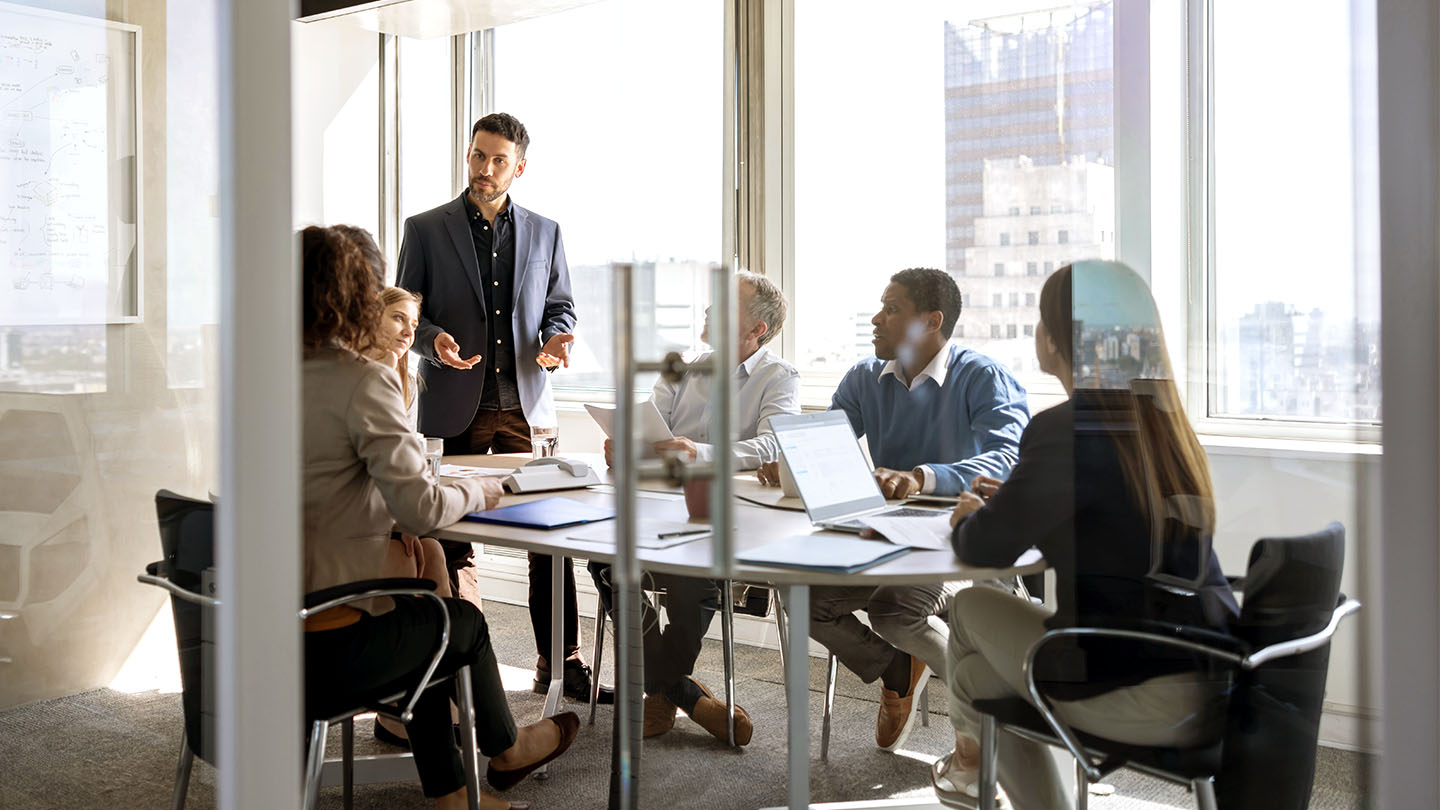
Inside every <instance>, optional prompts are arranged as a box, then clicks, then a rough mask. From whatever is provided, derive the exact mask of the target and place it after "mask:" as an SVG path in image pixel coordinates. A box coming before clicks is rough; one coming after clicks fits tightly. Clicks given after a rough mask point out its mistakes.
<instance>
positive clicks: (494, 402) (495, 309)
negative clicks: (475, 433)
mask: <svg viewBox="0 0 1440 810" xmlns="http://www.w3.org/2000/svg"><path fill="white" fill-rule="evenodd" d="M465 213H466V215H467V216H468V218H469V221H470V235H471V237H472V238H473V239H474V240H475V257H476V259H477V261H478V264H479V266H478V267H477V268H476V269H477V272H478V273H479V274H480V287H481V289H483V290H484V291H485V301H484V304H485V315H486V318H485V348H484V349H483V350H481V352H480V354H482V355H484V357H483V359H482V360H481V361H480V362H481V364H482V365H484V366H485V384H484V387H483V389H482V393H481V395H480V408H481V409H482V410H487V411H493V410H502V411H509V410H514V409H516V408H519V407H520V388H519V386H518V385H517V384H516V382H515V327H514V324H513V320H512V318H513V304H514V301H515V295H514V288H515V227H514V219H513V217H512V216H511V214H510V206H509V205H506V206H505V209H504V210H503V211H501V212H500V213H499V214H498V215H497V216H496V217H495V221H494V222H493V223H491V222H488V221H486V219H485V217H484V215H483V214H481V213H480V209H479V208H476V207H475V203H473V202H471V201H470V195H469V194H466V195H465Z"/></svg>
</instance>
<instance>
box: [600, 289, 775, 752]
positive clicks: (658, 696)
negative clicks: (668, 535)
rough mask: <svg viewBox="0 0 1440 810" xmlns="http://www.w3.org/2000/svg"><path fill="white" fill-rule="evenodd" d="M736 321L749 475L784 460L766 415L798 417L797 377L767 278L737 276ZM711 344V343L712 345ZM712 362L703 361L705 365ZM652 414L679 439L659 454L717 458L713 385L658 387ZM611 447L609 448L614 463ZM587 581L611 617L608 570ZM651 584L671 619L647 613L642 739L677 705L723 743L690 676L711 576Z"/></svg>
mask: <svg viewBox="0 0 1440 810" xmlns="http://www.w3.org/2000/svg"><path fill="white" fill-rule="evenodd" d="M737 285H738V287H737V292H738V295H737V310H738V315H739V318H738V320H739V324H738V325H737V327H736V329H735V333H736V334H735V337H736V340H737V342H738V346H737V351H736V355H735V356H736V359H737V360H738V365H737V366H736V367H735V373H734V379H735V406H736V407H735V413H736V419H735V422H734V424H735V429H736V435H737V440H736V441H735V443H734V444H733V445H732V446H731V452H733V453H734V454H735V461H736V467H738V468H739V469H742V470H749V469H754V468H756V467H759V466H760V465H761V464H763V463H765V462H769V461H777V460H779V458H780V443H779V442H778V441H777V440H776V439H775V434H774V433H773V431H771V429H770V417H772V416H776V415H778V414H787V413H799V412H800V374H799V372H797V371H796V370H795V367H794V366H792V365H790V364H789V363H787V362H785V361H784V360H782V359H781V358H780V357H778V356H776V355H775V354H773V353H771V351H770V350H769V349H768V348H767V347H766V344H768V343H769V342H770V341H771V340H772V339H774V337H775V335H776V334H778V333H779V331H780V327H781V326H783V325H784V323H785V311H786V304H785V296H784V295H782V294H781V293H780V288H779V287H777V286H775V283H774V282H772V281H770V280H769V279H767V278H765V277H764V276H761V275H757V274H755V273H747V272H741V273H739V274H738V279H737ZM700 339H701V340H703V341H705V342H706V343H711V340H710V313H709V310H706V313H705V330H704V331H703V332H701V333H700ZM711 345H713V343H712V344H711ZM708 356H709V355H701V357H700V358H698V359H699V360H703V359H705V358H706V357H708ZM651 400H652V401H653V402H654V403H655V407H656V408H658V409H659V411H660V415H661V416H662V417H664V419H665V424H666V425H668V426H669V427H670V432H671V433H672V434H674V436H675V438H673V439H670V440H668V441H663V442H659V443H657V444H656V445H655V449H656V450H658V451H661V452H670V453H682V454H684V455H686V456H688V457H689V458H691V459H701V460H704V459H708V458H710V457H711V456H712V455H713V454H714V452H715V447H714V444H713V443H711V441H710V436H709V430H710V380H709V379H708V378H707V377H705V376H703V375H699V374H686V375H685V377H684V378H682V379H681V380H680V381H679V382H677V383H670V382H666V381H665V380H663V379H662V380H660V381H659V382H656V383H655V389H654V392H653V394H652V395H651ZM610 453H611V443H610V442H609V441H608V440H607V441H606V442H605V458H606V461H607V462H608V461H609V460H610ZM590 574H591V576H593V577H594V578H595V587H596V589H597V590H598V591H599V592H600V600H601V602H602V603H603V604H604V606H605V609H606V610H607V611H609V610H611V609H612V607H611V590H610V566H608V565H601V564H598V563H591V564H590ZM654 581H655V584H656V585H657V586H660V587H664V588H665V589H666V592H667V596H666V608H665V613H666V615H667V616H668V618H669V623H668V624H667V625H666V626H665V627H664V628H663V629H662V628H661V627H660V621H659V617H658V616H656V615H654V614H653V613H652V612H651V611H650V610H649V609H648V606H646V608H645V614H646V615H645V617H644V623H643V626H644V628H645V732H644V733H645V736H646V737H653V736H655V735H657V734H664V733H665V732H667V731H669V730H670V729H671V728H673V727H674V725H675V709H676V708H679V709H680V710H681V711H683V712H685V714H687V715H689V716H690V718H691V719H693V720H695V722H697V723H699V724H700V725H701V727H703V728H704V729H705V730H706V731H708V732H710V733H711V734H712V735H714V736H715V737H716V738H718V739H720V740H725V739H726V738H727V736H728V734H727V722H726V712H725V702H724V701H722V700H719V699H717V698H716V697H715V696H714V695H712V694H711V693H710V690H709V689H706V688H705V686H704V685H703V684H701V683H700V682H699V681H697V680H695V679H694V678H693V677H691V673H692V672H693V671H694V668H695V659H696V657H698V656H699V654H700V642H701V640H702V639H704V638H705V631H706V630H708V629H709V627H710V620H711V619H712V618H714V616H715V611H716V610H718V609H719V607H720V602H719V600H720V598H721V594H720V589H719V585H718V583H716V582H715V581H714V580H709V579H693V578H689V577H676V576H667V575H664V574H657V575H655V577H654ZM753 731H754V727H753V725H752V724H751V722H750V715H749V714H748V713H746V711H745V710H744V709H742V708H740V707H738V706H737V707H736V708H735V742H736V743H737V744H739V745H745V744H746V743H748V742H750V736H751V734H752V733H753Z"/></svg>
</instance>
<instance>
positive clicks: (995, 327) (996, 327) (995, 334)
mask: <svg viewBox="0 0 1440 810" xmlns="http://www.w3.org/2000/svg"><path fill="white" fill-rule="evenodd" d="M990 337H991V338H994V339H995V340H999V339H1000V324H998V323H992V324H990Z"/></svg>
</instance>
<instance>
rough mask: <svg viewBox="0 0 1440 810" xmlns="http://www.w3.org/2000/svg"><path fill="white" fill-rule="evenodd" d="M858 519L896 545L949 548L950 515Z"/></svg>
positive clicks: (930, 548)
mask: <svg viewBox="0 0 1440 810" xmlns="http://www.w3.org/2000/svg"><path fill="white" fill-rule="evenodd" d="M859 521H860V522H861V523H863V524H865V525H866V526H869V527H870V528H872V529H874V530H875V531H876V533H878V534H880V535H881V536H883V537H884V538H885V539H886V540H889V541H890V542H892V543H894V544H895V545H897V546H909V547H911V548H923V549H927V550H929V551H945V550H946V549H949V548H950V516H949V515H947V514H944V513H941V514H938V515H935V516H934V517H885V516H884V515H881V516H878V517H862V518H859Z"/></svg>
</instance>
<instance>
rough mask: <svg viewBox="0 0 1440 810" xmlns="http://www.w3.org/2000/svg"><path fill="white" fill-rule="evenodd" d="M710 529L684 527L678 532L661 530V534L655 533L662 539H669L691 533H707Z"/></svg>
mask: <svg viewBox="0 0 1440 810" xmlns="http://www.w3.org/2000/svg"><path fill="white" fill-rule="evenodd" d="M709 531H710V530H709V529H682V530H680V531H678V532H660V533H659V534H657V535H655V537H656V538H657V539H660V540H669V539H670V538H672V537H685V536H687V535H691V534H705V533H707V532H709Z"/></svg>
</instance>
